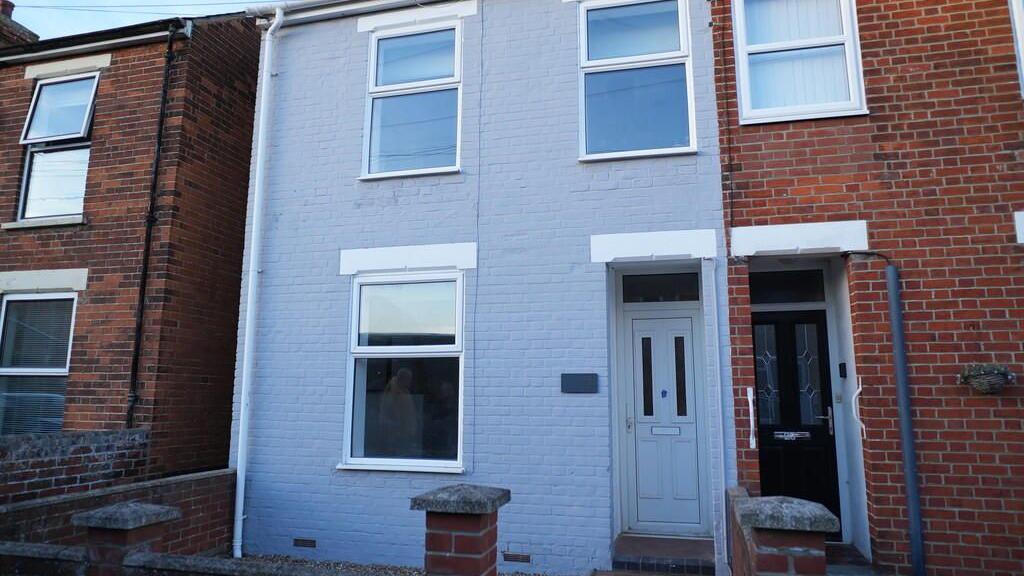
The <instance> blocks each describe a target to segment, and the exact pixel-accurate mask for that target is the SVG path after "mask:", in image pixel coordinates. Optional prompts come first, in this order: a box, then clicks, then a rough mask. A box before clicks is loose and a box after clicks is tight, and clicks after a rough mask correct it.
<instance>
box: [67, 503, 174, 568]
mask: <svg viewBox="0 0 1024 576" xmlns="http://www.w3.org/2000/svg"><path fill="white" fill-rule="evenodd" d="M179 518H181V511H180V510H178V509H177V508H172V507H170V506H157V505H156V504H143V503H141V502H122V503H120V504H114V505H112V506H106V507H104V508H99V509H97V510H90V511H89V512H82V513H81V514H75V515H74V516H72V517H71V523H72V524H74V525H75V526H83V527H85V528H86V530H87V532H86V542H85V547H86V550H87V552H88V558H89V569H88V571H87V572H86V574H88V576H121V575H122V574H124V566H123V562H124V557H125V556H127V555H128V554H132V553H134V552H148V551H150V550H152V548H153V546H154V545H155V544H157V543H159V542H160V539H161V538H162V537H163V535H164V532H165V531H166V528H167V526H166V525H165V524H166V523H167V522H169V521H171V520H177V519H179Z"/></svg>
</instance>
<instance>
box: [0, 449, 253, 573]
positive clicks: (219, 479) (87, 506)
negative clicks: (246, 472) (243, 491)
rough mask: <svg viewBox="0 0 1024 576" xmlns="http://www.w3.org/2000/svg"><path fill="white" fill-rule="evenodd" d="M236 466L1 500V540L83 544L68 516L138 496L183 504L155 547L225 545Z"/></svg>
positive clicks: (178, 549) (197, 549)
mask: <svg viewBox="0 0 1024 576" xmlns="http://www.w3.org/2000/svg"><path fill="white" fill-rule="evenodd" d="M234 488H235V472H234V470H230V469H225V470H216V471H213V472H200V473H196V474H187V475H182V476H176V477H173V478H163V479H159V480H150V481H146V482H139V483H135V484H132V485H125V486H115V487H111V488H104V489H100V490H92V491H90V492H85V493H79V494H68V495H64V496H55V497H51V498H42V499H38V500H32V501H28V502H20V503H16V504H10V505H7V506H0V540H9V541H17V542H34V543H46V544H66V545H71V544H81V543H82V542H83V541H84V536H85V530H84V529H83V528H81V527H78V526H73V525H72V524H71V517H72V516H73V515H75V514H77V513H79V512H87V511H89V510H94V509H97V508H102V507H104V506H109V505H111V504H116V503H118V502H128V501H140V502H146V503H151V504H161V505H164V506H174V507H177V508H179V509H181V512H182V517H181V519H180V520H175V521H173V522H171V523H170V524H169V525H168V527H167V532H166V534H165V535H164V537H163V539H162V540H161V542H160V545H159V546H158V547H157V549H156V550H155V551H156V552H165V553H169V554H199V553H204V552H211V551H224V550H226V549H227V547H228V546H230V544H231V534H232V522H233V519H234V516H233V513H234V512H233V511H234Z"/></svg>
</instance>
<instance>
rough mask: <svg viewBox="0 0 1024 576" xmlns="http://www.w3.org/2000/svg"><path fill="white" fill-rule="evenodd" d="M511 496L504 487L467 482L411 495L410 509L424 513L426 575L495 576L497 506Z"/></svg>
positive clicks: (496, 561)
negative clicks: (425, 526)
mask: <svg viewBox="0 0 1024 576" xmlns="http://www.w3.org/2000/svg"><path fill="white" fill-rule="evenodd" d="M511 497H512V494H511V492H509V491H508V490H507V489H505V488H491V487H488V486H473V485H470V484H457V485H455V486H447V487H444V488H438V489H437V490H432V491H430V492H427V493H426V494H420V495H419V496H416V497H414V498H413V499H412V503H411V506H410V508H411V509H413V510H423V511H425V512H426V513H427V536H426V553H425V555H424V558H423V565H424V568H425V569H426V571H427V574H428V575H431V576H433V575H445V576H497V573H498V509H499V508H501V507H502V506H504V505H505V504H506V503H507V502H508V501H509V500H510V499H511Z"/></svg>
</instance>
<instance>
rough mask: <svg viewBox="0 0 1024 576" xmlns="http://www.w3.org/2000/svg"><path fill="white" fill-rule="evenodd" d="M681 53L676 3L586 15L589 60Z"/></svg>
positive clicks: (632, 7)
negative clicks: (679, 51)
mask: <svg viewBox="0 0 1024 576" xmlns="http://www.w3.org/2000/svg"><path fill="white" fill-rule="evenodd" d="M678 50H679V5H678V3H677V2H676V0H665V1H662V2H647V3H644V4H630V5H627V6H615V7H612V8H600V9H596V10H588V11H587V55H588V57H589V59H590V60H603V59H605V58H622V57H625V56H639V55H642V54H661V53H664V52H676V51H678Z"/></svg>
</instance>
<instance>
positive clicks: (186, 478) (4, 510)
mask: <svg viewBox="0 0 1024 576" xmlns="http://www.w3.org/2000/svg"><path fill="white" fill-rule="evenodd" d="M226 475H231V476H234V475H235V470H234V469H233V468H222V469H220V470H211V471H209V472H196V473H194V474H182V475H179V476H168V477H166V478H158V479H156V480H146V481H143V482H133V483H130V484H118V485H117V486H108V487H106V488H100V489H99V490H87V491H84V492H72V493H70V494H59V495H57V496H47V497H46V498H36V499H35V500H25V501H24V502H15V503H14V504H8V505H6V506H0V516H3V515H4V514H9V513H12V512H19V511H21V510H28V509H31V508H37V507H39V506H55V505H58V504H62V503H64V502H72V501H75V500H85V499H88V498H97V499H102V498H105V497H107V496H110V495H111V494H120V493H122V492H131V491H132V490H149V489H152V488H159V487H161V486H169V485H173V484H178V483H179V482H195V481H199V480H206V479H207V478H217V477H220V476H226Z"/></svg>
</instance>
